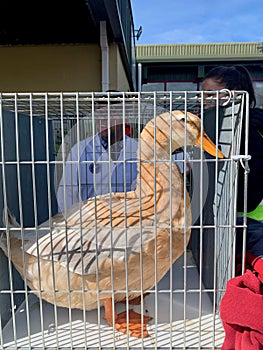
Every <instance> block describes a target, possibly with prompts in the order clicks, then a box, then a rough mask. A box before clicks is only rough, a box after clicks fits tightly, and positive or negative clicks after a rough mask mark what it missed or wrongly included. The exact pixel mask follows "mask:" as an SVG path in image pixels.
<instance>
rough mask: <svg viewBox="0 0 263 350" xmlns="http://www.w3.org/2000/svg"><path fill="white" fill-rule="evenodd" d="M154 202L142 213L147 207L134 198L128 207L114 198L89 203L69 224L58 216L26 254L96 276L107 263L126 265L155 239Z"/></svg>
mask: <svg viewBox="0 0 263 350" xmlns="http://www.w3.org/2000/svg"><path fill="white" fill-rule="evenodd" d="M150 202H152V199H149V200H148V201H147V202H146V203H145V210H142V211H140V208H141V206H142V205H143V204H142V203H140V201H138V199H137V198H130V199H129V200H127V203H126V204H125V205H124V203H123V200H119V199H118V197H117V196H116V197H115V196H114V195H111V196H101V197H100V198H98V197H96V198H94V199H89V200H88V201H87V202H86V203H85V204H84V205H83V206H82V207H81V208H79V209H77V210H73V211H72V212H71V213H70V215H69V216H68V218H67V220H65V218H64V220H63V215H57V216H55V217H54V218H53V220H52V227H51V229H50V230H49V232H48V233H46V234H45V235H44V236H43V237H40V238H39V239H38V240H28V241H27V242H26V244H25V245H24V248H25V251H26V252H27V253H28V254H31V255H35V256H38V257H40V258H42V259H45V260H50V261H52V260H53V261H56V262H58V263H60V264H61V265H64V266H65V267H67V268H68V269H69V271H71V272H74V273H78V274H94V273H95V272H96V269H97V267H98V266H99V265H100V264H103V262H104V261H105V260H106V259H108V258H111V259H113V260H114V261H119V262H122V261H125V259H128V258H129V257H130V256H131V255H132V254H138V253H140V252H141V251H142V250H143V248H144V246H145V245H147V241H149V240H152V239H154V237H155V235H156V232H155V229H154V227H156V222H155V220H154V215H153V214H154V211H153V210H150V208H151V207H152V203H150ZM145 212H147V214H145ZM142 213H144V214H143V217H142Z"/></svg>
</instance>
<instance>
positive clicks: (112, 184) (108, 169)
mask: <svg viewBox="0 0 263 350" xmlns="http://www.w3.org/2000/svg"><path fill="white" fill-rule="evenodd" d="M122 114H123V112H122V106H121V105H113V106H110V115H109V120H108V106H104V107H101V108H98V109H96V110H95V113H94V119H95V123H96V129H97V133H96V134H95V135H94V137H93V136H90V137H88V138H85V139H83V140H81V141H80V142H76V143H75V144H74V145H73V147H72V148H71V149H70V151H69V153H68V156H67V159H66V162H65V166H64V169H63V173H62V176H61V180H60V182H59V185H58V188H57V202H58V207H59V210H60V211H63V210H65V208H70V207H71V206H72V205H74V204H75V203H78V202H80V201H84V200H85V199H88V198H90V197H94V196H97V195H101V194H105V193H109V192H124V191H130V190H133V189H134V188H135V180H136V177H137V162H136V160H137V149H138V142H137V141H136V140H135V139H134V138H132V137H131V131H132V129H131V126H130V125H129V124H128V123H126V124H125V126H124V128H123V123H122ZM64 184H65V185H64ZM65 201H66V202H65Z"/></svg>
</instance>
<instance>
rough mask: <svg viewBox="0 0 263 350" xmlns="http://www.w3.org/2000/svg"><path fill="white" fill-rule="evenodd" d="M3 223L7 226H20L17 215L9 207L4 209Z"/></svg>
mask: <svg viewBox="0 0 263 350" xmlns="http://www.w3.org/2000/svg"><path fill="white" fill-rule="evenodd" d="M3 225H4V226H6V227H10V226H11V227H19V224H18V222H17V221H16V218H15V216H14V215H13V214H12V213H11V211H10V210H9V209H8V208H6V209H4V210H3Z"/></svg>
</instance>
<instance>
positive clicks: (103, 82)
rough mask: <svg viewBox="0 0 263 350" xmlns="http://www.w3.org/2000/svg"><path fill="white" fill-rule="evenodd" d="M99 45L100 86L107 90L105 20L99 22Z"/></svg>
mask: <svg viewBox="0 0 263 350" xmlns="http://www.w3.org/2000/svg"><path fill="white" fill-rule="evenodd" d="M100 47H101V88H102V91H107V90H109V46H108V37H107V27H106V21H101V22H100Z"/></svg>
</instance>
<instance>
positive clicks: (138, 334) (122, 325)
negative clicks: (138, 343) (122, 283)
mask: <svg viewBox="0 0 263 350" xmlns="http://www.w3.org/2000/svg"><path fill="white" fill-rule="evenodd" d="M104 308H105V315H104V319H106V320H107V321H108V323H109V325H110V326H112V325H113V318H112V299H111V298H108V299H104ZM151 320H152V317H149V316H145V315H140V314H138V313H137V312H135V311H133V310H129V311H128V317H127V312H126V311H124V312H121V313H120V314H116V315H115V316H114V325H115V329H116V330H118V331H119V332H121V333H124V334H127V333H129V335H130V336H131V337H135V338H142V337H144V338H146V337H148V335H149V333H148V331H147V328H146V324H147V323H148V322H149V321H151ZM127 322H128V323H127Z"/></svg>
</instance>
